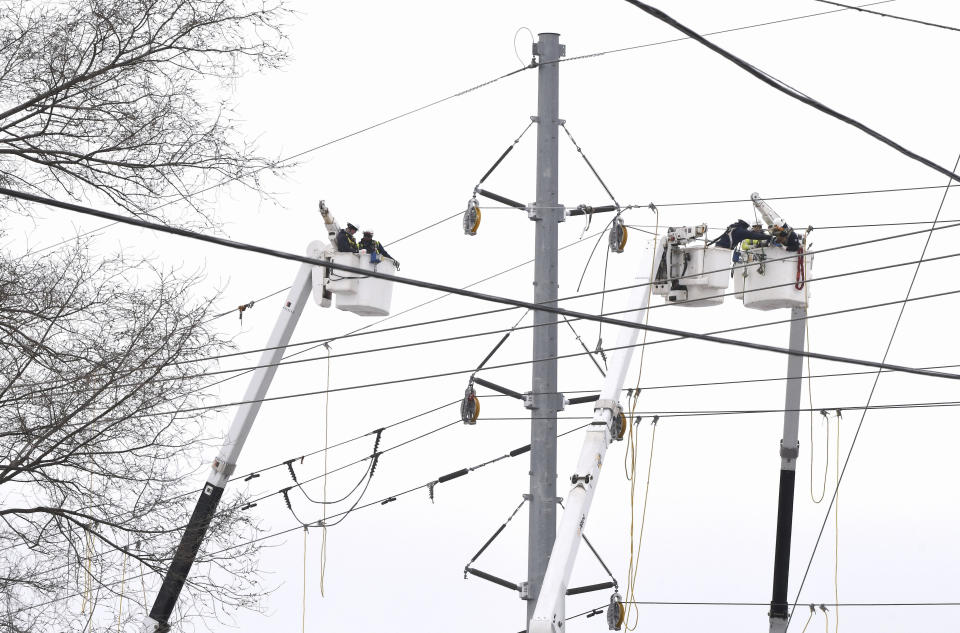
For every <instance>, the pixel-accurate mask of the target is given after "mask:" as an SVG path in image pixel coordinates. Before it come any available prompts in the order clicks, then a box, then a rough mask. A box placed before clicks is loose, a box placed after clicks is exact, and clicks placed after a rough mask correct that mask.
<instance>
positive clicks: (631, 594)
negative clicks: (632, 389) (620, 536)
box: [624, 396, 660, 631]
mask: <svg viewBox="0 0 960 633" xmlns="http://www.w3.org/2000/svg"><path fill="white" fill-rule="evenodd" d="M634 403H636V396H635V397H634ZM659 419H660V416H654V418H653V421H652V422H651V423H650V424H651V425H652V426H653V431H652V432H651V434H650V455H649V457H648V459H647V482H646V485H645V487H644V491H643V511H642V513H641V515H640V534H639V535H638V536H637V548H636V558H635V557H634V548H633V515H634V513H633V504H634V489H635V488H636V461H634V463H633V467H634V468H633V472H632V473H631V474H632V475H633V478H632V480H631V485H630V564H629V566H628V568H627V601H628V602H631V603H632V604H631V605H630V608H629V609H628V610H627V613H626V615H625V618H624V628H625V629H626V630H628V631H633V630H635V629H636V628H637V625H638V624H639V623H640V610H639V608H638V607H637V605H636V585H637V572H638V571H639V569H640V546H641V545H642V544H643V529H644V527H645V526H646V523H647V501H648V500H649V499H650V474H651V472H652V471H653V447H654V443H655V442H656V439H657V421H658V420H659ZM638 422H639V420H638ZM631 426H633V425H631ZM635 438H636V436H635ZM635 438H634V440H633V441H634V443H635V442H636V439H635ZM633 451H634V453H635V452H636V444H634V448H633ZM631 614H632V616H633V618H634V620H633V625H632V626H631V624H630V617H631Z"/></svg>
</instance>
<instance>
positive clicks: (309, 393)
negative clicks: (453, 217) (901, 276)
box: [0, 260, 960, 417]
mask: <svg viewBox="0 0 960 633" xmlns="http://www.w3.org/2000/svg"><path fill="white" fill-rule="evenodd" d="M927 261H929V260H927ZM955 294H960V290H951V291H946V292H942V293H935V294H932V295H923V296H919V297H911V298H910V299H909V300H908V302H913V301H921V300H927V299H933V298H939V297H943V296H949V295H955ZM901 303H902V300H895V301H887V302H882V303H877V304H871V305H868V306H858V307H853V308H845V309H841V310H835V311H832V312H825V313H821V314H815V315H808V316H807V317H806V318H807V319H808V320H809V319H814V318H821V317H829V316H837V315H841V314H848V313H852V312H858V311H862V310H868V309H875V308H880V307H888V306H892V305H900V304H901ZM654 307H656V306H654ZM794 320H795V319H791V318H788V319H780V320H777V321H766V322H763V323H759V324H754V325H746V326H739V327H734V328H728V329H724V330H715V331H713V332H710V333H709V334H711V335H713V334H724V333H730V332H737V331H744V330H752V329H758V328H762V327H769V326H772V325H780V324H785V323H790V322H792V321H794ZM532 327H536V326H533V325H529V326H520V327H517V329H526V328H532ZM504 331H505V330H494V331H492V332H487V333H482V334H480V335H485V334H491V333H492V334H496V333H501V332H504ZM470 336H471V335H463V336H461V337H453V338H455V339H456V338H469V337H470ZM677 340H681V338H667V339H660V340H657V341H650V342H646V343H636V344H634V345H631V346H628V347H630V348H636V347H640V348H644V347H645V346H648V345H658V344H661V343H670V342H674V341H677ZM413 345H416V344H415V343H412V344H405V345H400V346H394V347H393V348H381V349H379V350H376V349H373V350H360V351H356V352H344V353H342V354H339V355H333V356H332V357H337V356H352V355H357V354H363V353H368V352H373V351H383V350H384V349H394V348H396V347H400V348H403V347H409V346H413ZM618 349H625V348H621V347H614V348H611V349H610V350H608V351H615V350H618ZM592 354H593V352H591V351H589V350H586V351H584V352H573V353H569V354H559V355H557V356H555V357H550V358H546V359H542V361H540V362H543V361H548V360H554V359H557V360H562V359H568V358H575V357H578V356H584V355H586V356H592ZM322 358H325V357H319V358H308V359H300V360H299V361H292V362H312V361H314V360H321V359H322ZM534 362H537V361H532V360H524V361H515V362H511V363H504V364H500V365H494V366H491V367H488V368H487V369H505V368H509V367H517V366H521V365H529V364H533V363H534ZM281 364H282V363H281ZM954 367H957V365H940V366H933V367H925V368H919V369H922V370H930V369H945V368H954ZM256 368H257V367H253V368H246V369H243V370H233V371H245V372H246V371H252V370H253V369H256ZM475 371H476V370H475V369H463V370H455V371H449V372H443V373H439V374H427V375H422V376H415V377H410V378H405V379H394V380H387V381H381V382H374V383H364V384H360V385H351V386H346V387H340V388H336V389H332V390H330V391H329V392H328V391H325V390H319V391H306V392H297V393H293V394H285V395H281V396H265V397H263V398H260V399H256V400H238V401H234V402H230V403H226V404H216V405H205V406H197V407H191V408H179V409H177V410H176V411H171V412H163V413H193V412H197V411H208V410H217V409H222V408H225V407H231V406H239V405H242V404H251V403H255V402H270V401H273V400H287V399H291V398H302V397H309V396H316V395H321V394H324V393H332V392H337V391H352V390H356V389H366V388H371V387H381V386H386V385H392V384H397V383H401V382H418V381H421V380H431V379H435V378H446V377H450V376H455V375H462V374H470V373H474V372H475ZM862 373H873V372H841V373H833V374H823V375H821V376H817V377H833V376H849V375H860V374H862ZM776 380H783V378H780V377H776V378H769V379H754V380H747V381H743V380H733V381H719V382H705V383H695V384H689V385H670V386H663V387H644V388H645V389H663V388H679V387H700V386H711V385H726V384H746V383H750V382H764V381H776ZM488 397H489V396H488ZM12 400H13V399H7V400H6V401H0V404H3V403H4V402H10V401H12ZM445 406H449V405H445ZM163 413H155V414H143V415H141V416H139V417H148V416H149V415H162V414H163ZM134 417H137V416H134Z"/></svg>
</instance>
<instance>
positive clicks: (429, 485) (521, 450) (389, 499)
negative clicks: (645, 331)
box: [10, 419, 589, 615]
mask: <svg viewBox="0 0 960 633" xmlns="http://www.w3.org/2000/svg"><path fill="white" fill-rule="evenodd" d="M459 422H460V420H459V419H458V420H456V421H455V422H454V424H455V423H459ZM587 426H589V425H588V424H583V425H580V426H578V427H576V428H573V429H570V430H568V431H565V432H563V433H558V434H557V437H558V438H560V437H564V436H567V435H570V434H571V433H575V432H577V431H579V430H581V429H585V428H586V427H587ZM529 450H530V445H529V444H527V445H525V446H520V447H518V448H515V449H513V450H512V451H509V452H507V453H505V454H503V455H501V456H499V457H495V458H493V459H489V460H487V461H485V462H481V463H479V464H477V465H475V466H471V467H467V468H462V469H460V470H456V471H453V472H450V473H447V474H446V475H441V476H440V477H438V478H436V479H433V480H430V481H428V482H426V483H422V484H420V485H418V486H414V487H412V488H408V489H406V490H403V491H401V492H395V493H393V494H391V495H388V496H386V497H382V498H380V499H377V500H376V501H370V502H367V503H365V504H362V505H356V506H355V507H353V508H351V509H350V510H348V511H344V512H340V513H336V514H329V515H327V517H326V520H330V519H336V518H339V517H342V516H344V515H346V514H347V513H349V512H354V511H356V510H363V509H366V508H370V507H374V506H377V505H381V506H383V505H387V504H389V503H393V502H394V501H396V500H397V499H398V498H400V497H403V496H406V495H409V494H411V493H413V492H417V491H418V490H424V489H426V490H428V491H429V492H430V497H431V499H433V488H434V487H435V486H437V485H439V484H442V483H446V482H449V481H452V480H453V479H458V478H460V477H463V476H466V475H470V474H472V473H474V472H476V471H477V470H480V469H482V468H485V467H487V466H491V465H493V464H495V463H497V462H500V461H503V460H505V459H509V458H511V457H516V456H518V455H523V454H525V453H527V452H529ZM283 490H284V489H283V488H281V489H279V490H277V491H275V492H273V493H271V494H269V495H265V496H263V497H260V498H259V499H260V500H263V499H266V498H268V497H271V496H279V495H281V494H282V491H283ZM227 510H228V509H227V508H223V509H220V510H218V511H217V512H216V513H215V514H214V516H216V514H219V513H220V512H226V511H227ZM302 529H304V528H303V525H296V526H294V527H292V528H288V529H286V530H281V531H279V532H273V533H271V534H266V535H264V536H260V537H257V538H254V539H250V540H247V541H243V542H240V543H234V544H233V545H229V546H227V547H224V548H222V549H220V550H217V551H215V552H210V553H209V556H211V557H216V556H219V555H220V554H224V553H226V552H229V551H232V550H235V549H238V548H241V547H246V546H248V545H255V544H257V543H261V542H263V541H266V540H269V539H273V538H276V537H278V536H284V535H286V534H290V533H292V532H295V531H298V530H302ZM149 540H150V539H147V541H149ZM129 553H130V554H131V555H134V554H133V553H132V552H129ZM151 573H153V571H146V572H142V573H140V574H137V575H132V576H131V575H126V576H124V578H125V580H124V579H117V580H112V581H109V582H98V587H100V588H107V587H111V586H116V585H119V584H120V583H121V582H124V581H126V582H130V581H131V580H135V579H137V578H143V577H144V576H148V575H150V574H151ZM81 595H83V592H82V591H81V592H75V593H72V594H66V595H62V596H57V597H56V598H51V599H50V600H46V601H43V602H39V603H37V604H31V605H25V606H23V607H20V608H19V609H14V610H12V611H10V614H11V615H16V614H18V613H22V612H24V611H31V610H33V609H39V608H41V607H46V606H49V605H51V604H56V603H57V602H62V601H64V600H70V599H72V598H77V597H80V596H81Z"/></svg>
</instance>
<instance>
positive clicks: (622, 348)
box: [528, 238, 666, 633]
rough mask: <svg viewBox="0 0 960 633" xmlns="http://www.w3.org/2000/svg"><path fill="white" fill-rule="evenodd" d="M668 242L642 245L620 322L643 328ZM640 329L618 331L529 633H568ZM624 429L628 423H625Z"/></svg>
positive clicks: (661, 240) (621, 328) (650, 241)
mask: <svg viewBox="0 0 960 633" xmlns="http://www.w3.org/2000/svg"><path fill="white" fill-rule="evenodd" d="M665 241H666V238H658V239H656V240H648V241H646V242H644V244H643V249H642V254H641V257H640V271H639V273H638V275H637V278H636V284H637V285H636V287H635V288H634V289H633V291H632V292H631V294H630V300H629V301H630V303H629V304H628V305H629V306H631V307H632V308H633V309H632V310H631V311H630V312H628V313H625V314H624V315H623V316H622V317H621V318H622V319H623V320H625V321H631V322H633V323H638V324H639V323H642V321H643V316H644V314H645V313H646V309H647V305H648V303H649V300H650V294H651V286H650V284H651V283H652V282H653V277H654V276H655V275H656V272H657V265H659V263H660V259H661V257H662V256H663V248H664V244H665ZM639 334H640V330H639V329H637V328H625V327H620V328H619V332H618V334H617V345H616V347H617V348H616V349H615V350H614V351H613V352H612V353H611V355H610V369H609V371H608V372H607V377H606V379H605V380H604V383H603V389H602V390H601V391H600V399H599V400H597V403H596V405H595V408H594V415H593V422H592V423H591V425H590V428H589V429H588V430H587V434H586V438H584V440H583V448H582V449H581V451H580V458H579V461H578V462H577V469H576V471H574V474H573V476H572V477H571V481H572V482H573V488H572V489H571V490H570V492H569V493H568V494H567V505H566V509H565V510H564V512H563V515H562V518H561V519H560V527H559V529H558V530H557V539H556V541H554V544H553V551H552V553H551V554H550V562H549V563H548V564H547V571H546V575H545V576H544V578H543V585H542V586H541V588H540V596H539V598H538V600H537V606H536V608H535V609H534V612H533V618H532V619H531V620H530V623H529V627H528V630H529V631H530V633H560V632H562V631H563V630H564V628H563V627H564V597H565V596H566V593H567V587H568V585H569V583H570V574H571V572H572V571H573V564H574V562H575V561H576V558H577V549H578V548H579V546H580V536H581V532H582V531H583V526H584V524H586V522H587V515H588V514H589V513H590V504H591V503H592V502H593V496H594V494H595V493H596V490H597V483H598V480H599V479H600V468H601V467H602V466H603V460H604V456H605V455H606V453H607V447H608V446H609V445H610V443H611V442H612V441H613V438H614V432H615V428H614V427H615V425H617V424H618V418H619V413H620V405H619V399H620V393H621V390H622V389H623V382H624V380H625V379H626V376H627V370H628V369H629V367H630V360H631V359H632V358H633V352H634V350H635V348H634V347H633V345H635V344H636V342H637V337H638V336H639ZM623 423H624V424H630V423H631V422H630V421H629V420H624V421H623Z"/></svg>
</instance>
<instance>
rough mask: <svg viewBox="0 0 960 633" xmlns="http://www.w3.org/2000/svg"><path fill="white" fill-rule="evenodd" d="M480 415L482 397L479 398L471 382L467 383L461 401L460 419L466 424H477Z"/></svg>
mask: <svg viewBox="0 0 960 633" xmlns="http://www.w3.org/2000/svg"><path fill="white" fill-rule="evenodd" d="M479 417H480V399H479V398H477V391H476V390H475V389H474V388H473V383H472V382H471V383H470V384H469V385H467V389H466V391H464V393H463V401H462V402H461V403H460V419H461V420H463V423H464V424H476V423H477V418H479Z"/></svg>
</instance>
